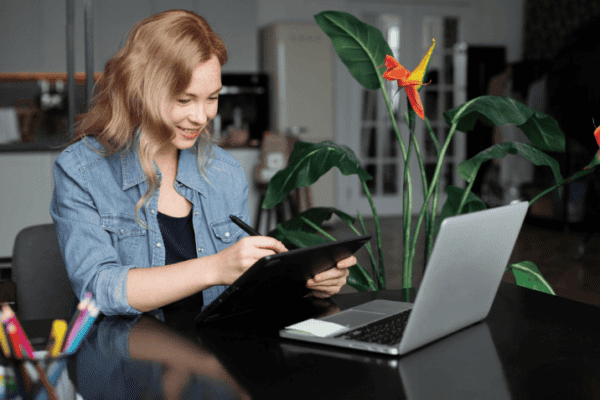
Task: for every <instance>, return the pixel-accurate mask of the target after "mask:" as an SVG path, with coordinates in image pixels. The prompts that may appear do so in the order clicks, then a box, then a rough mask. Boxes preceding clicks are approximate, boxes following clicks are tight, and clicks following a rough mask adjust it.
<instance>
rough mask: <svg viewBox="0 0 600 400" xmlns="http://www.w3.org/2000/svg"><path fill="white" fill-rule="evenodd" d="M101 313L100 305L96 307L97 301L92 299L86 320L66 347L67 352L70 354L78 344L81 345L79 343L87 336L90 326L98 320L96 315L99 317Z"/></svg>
mask: <svg viewBox="0 0 600 400" xmlns="http://www.w3.org/2000/svg"><path fill="white" fill-rule="evenodd" d="M99 313H100V310H98V307H96V303H95V302H94V301H93V300H92V301H91V302H90V305H89V306H88V312H87V315H86V317H85V320H84V321H83V323H82V324H81V327H80V328H79V330H78V331H77V332H76V334H75V337H74V339H73V341H72V342H71V343H69V347H67V348H66V351H65V353H67V354H70V353H73V352H74V351H75V350H76V349H77V346H79V344H80V343H81V341H82V340H83V338H84V337H85V335H86V334H87V332H88V331H89V329H90V327H91V326H92V324H93V323H94V321H95V320H96V317H98V314H99Z"/></svg>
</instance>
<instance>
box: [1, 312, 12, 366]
mask: <svg viewBox="0 0 600 400" xmlns="http://www.w3.org/2000/svg"><path fill="white" fill-rule="evenodd" d="M1 315H2V314H1V313H0V320H1V319H2V317H1ZM0 347H1V348H2V354H4V357H6V358H9V357H10V356H11V352H10V344H9V343H8V337H7V335H6V331H5V330H4V324H2V323H0Z"/></svg>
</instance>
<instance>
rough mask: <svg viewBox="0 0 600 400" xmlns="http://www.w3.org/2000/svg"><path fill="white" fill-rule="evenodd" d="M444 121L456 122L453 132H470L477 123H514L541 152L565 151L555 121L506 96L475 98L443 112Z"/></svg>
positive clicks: (563, 138)
mask: <svg viewBox="0 0 600 400" xmlns="http://www.w3.org/2000/svg"><path fill="white" fill-rule="evenodd" d="M444 119H445V120H446V122H447V123H448V124H449V125H452V124H454V123H457V124H458V125H457V128H456V129H458V130H459V131H462V132H468V131H470V130H472V129H473V128H474V127H475V122H476V121H477V120H480V121H483V122H485V123H488V124H491V125H496V126H504V125H509V124H514V125H517V126H518V127H519V128H521V129H522V130H523V132H524V133H525V135H527V137H528V138H529V140H531V143H532V145H533V146H534V147H536V148H538V149H540V150H543V151H557V152H564V151H565V137H564V135H563V133H562V131H561V130H560V128H559V126H558V122H556V120H555V119H553V118H552V117H550V116H548V115H546V114H543V113H540V112H537V111H534V110H532V109H531V108H529V107H527V106H526V105H525V104H522V103H519V102H518V101H516V100H514V99H511V98H508V97H499V96H481V97H478V98H476V99H473V100H472V101H468V102H467V103H465V104H463V105H462V106H460V107H458V108H454V109H452V110H449V111H446V112H445V113H444Z"/></svg>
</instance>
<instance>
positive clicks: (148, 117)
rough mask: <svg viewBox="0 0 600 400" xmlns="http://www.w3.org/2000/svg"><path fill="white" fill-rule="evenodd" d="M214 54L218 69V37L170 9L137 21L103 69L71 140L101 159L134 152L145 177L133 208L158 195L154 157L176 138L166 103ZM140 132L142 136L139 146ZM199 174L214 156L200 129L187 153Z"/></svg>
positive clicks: (221, 51)
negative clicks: (97, 147)
mask: <svg viewBox="0 0 600 400" xmlns="http://www.w3.org/2000/svg"><path fill="white" fill-rule="evenodd" d="M213 55H216V57H217V58H218V60H219V63H220V64H221V65H223V64H225V63H226V62H227V50H226V48H225V44H224V43H223V41H222V40H221V38H220V37H219V36H218V35H217V34H216V33H215V32H214V31H213V30H212V29H211V28H210V26H209V25H208V23H207V22H206V20H204V18H202V17H201V16H199V15H197V14H195V13H193V12H191V11H185V10H169V11H165V12H162V13H160V14H156V15H153V16H151V17H148V18H146V19H143V20H142V21H140V22H138V23H137V24H136V25H135V26H134V27H133V28H132V29H131V32H130V33H129V36H128V38H127V41H126V43H125V45H124V46H123V48H121V49H120V50H119V51H118V52H117V53H116V54H115V55H114V56H113V57H112V58H111V59H110V60H108V62H107V63H106V66H105V67H104V73H103V75H102V77H101V78H100V80H99V81H98V83H97V95H96V96H95V97H94V100H93V105H92V107H91V108H90V110H89V111H88V112H87V113H85V114H82V115H81V116H79V117H78V120H77V130H76V137H75V140H79V139H82V138H84V137H86V136H94V137H95V138H96V139H97V140H98V142H99V143H100V144H101V145H102V146H103V147H104V150H103V151H102V152H101V154H102V155H105V156H109V155H112V154H114V153H116V152H120V151H133V150H135V151H139V156H140V162H141V164H142V168H143V170H144V172H145V174H146V177H147V178H148V184H149V186H148V190H147V191H146V193H145V194H144V196H142V198H141V199H140V201H139V202H138V203H137V204H136V207H135V219H136V221H137V222H138V223H139V224H140V225H142V226H143V225H144V224H142V221H141V219H140V218H139V217H138V210H139V209H140V208H141V207H145V206H147V205H148V203H149V202H150V200H151V199H152V197H153V196H154V194H155V193H156V191H157V190H158V178H157V175H156V171H155V170H154V164H153V160H154V156H155V155H156V153H157V152H159V151H160V150H161V149H162V148H163V147H164V146H166V145H167V144H168V143H170V142H171V141H172V140H173V139H174V138H175V131H174V126H173V124H172V122H171V121H170V120H169V119H168V118H167V116H166V110H167V109H168V106H169V104H170V102H171V101H173V100H174V99H175V98H176V97H177V96H178V95H180V94H182V93H183V92H184V91H185V89H186V88H187V87H188V86H189V83H190V81H191V77H192V72H193V70H194V67H195V66H196V65H198V64H199V63H202V62H205V61H208V60H209V59H210V58H211V57H212V56H213ZM139 132H143V133H144V141H143V143H140V141H139V137H138V135H139ZM192 151H194V152H195V154H196V160H197V164H198V171H199V172H200V174H201V175H202V176H203V177H205V178H206V169H207V167H208V164H209V163H210V160H211V158H212V157H213V156H214V149H213V139H212V137H211V135H210V133H209V132H208V131H207V130H205V131H204V132H203V134H202V135H200V136H199V138H198V140H197V141H196V144H195V145H194V147H193V148H192Z"/></svg>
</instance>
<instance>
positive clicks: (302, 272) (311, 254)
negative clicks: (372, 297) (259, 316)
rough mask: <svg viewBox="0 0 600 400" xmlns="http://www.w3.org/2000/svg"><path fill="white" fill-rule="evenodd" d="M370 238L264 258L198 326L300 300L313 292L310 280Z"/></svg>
mask: <svg viewBox="0 0 600 400" xmlns="http://www.w3.org/2000/svg"><path fill="white" fill-rule="evenodd" d="M370 239H371V235H360V236H355V237H352V238H349V239H344V240H337V241H334V242H328V243H323V244H319V245H315V246H308V247H302V248H298V249H293V250H289V251H286V252H284V253H277V254H272V255H269V256H265V257H263V258H261V259H260V260H258V261H257V262H256V263H254V265H252V267H250V268H249V269H248V270H247V271H246V272H244V273H243V274H242V275H241V276H240V277H239V278H238V279H237V280H236V281H235V282H233V284H231V285H230V286H229V287H228V288H227V290H225V291H224V292H223V293H221V294H220V295H219V297H217V298H216V299H215V300H214V301H213V302H212V303H210V304H209V305H208V306H206V307H204V309H203V310H202V311H201V312H200V313H199V314H198V315H197V316H196V318H195V323H196V324H197V325H198V324H200V323H206V322H213V321H218V320H222V319H226V318H231V317H233V316H237V315H240V314H244V313H248V312H251V311H256V310H259V309H263V308H269V307H273V305H274V303H276V304H281V305H285V304H286V303H287V302H288V301H290V300H296V299H301V298H302V297H303V296H305V295H306V294H308V293H309V292H310V289H308V288H307V287H306V281H307V280H308V279H310V278H313V277H314V276H315V275H317V274H319V273H321V272H324V271H327V270H329V269H331V268H333V267H335V265H336V264H337V262H338V261H341V260H343V259H345V258H348V257H350V256H351V255H352V254H354V253H355V252H356V251H358V250H359V249H360V248H361V247H363V246H364V245H365V244H366V243H367V242H368V241H369V240H370Z"/></svg>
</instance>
